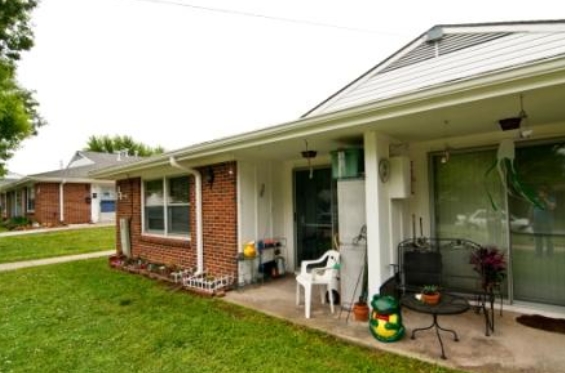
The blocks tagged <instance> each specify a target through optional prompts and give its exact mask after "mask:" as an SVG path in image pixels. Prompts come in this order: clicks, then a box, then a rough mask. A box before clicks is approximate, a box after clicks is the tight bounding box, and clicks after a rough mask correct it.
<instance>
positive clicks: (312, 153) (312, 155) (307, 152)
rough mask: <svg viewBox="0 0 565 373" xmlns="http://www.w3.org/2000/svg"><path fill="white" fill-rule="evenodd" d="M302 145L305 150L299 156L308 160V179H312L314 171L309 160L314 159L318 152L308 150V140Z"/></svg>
mask: <svg viewBox="0 0 565 373" xmlns="http://www.w3.org/2000/svg"><path fill="white" fill-rule="evenodd" d="M304 143H305V144H306V150H304V151H302V152H301V154H302V158H305V159H306V160H308V168H309V169H310V179H312V178H313V177H314V170H313V169H312V163H311V160H312V159H313V158H316V155H317V154H318V152H317V151H315V150H308V140H304Z"/></svg>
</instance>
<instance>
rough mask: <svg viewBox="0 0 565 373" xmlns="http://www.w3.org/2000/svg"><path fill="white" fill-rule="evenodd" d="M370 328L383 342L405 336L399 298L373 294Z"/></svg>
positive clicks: (393, 340)
mask: <svg viewBox="0 0 565 373" xmlns="http://www.w3.org/2000/svg"><path fill="white" fill-rule="evenodd" d="M371 306H372V307H373V312H372V313H371V320H370V321H369V330H371V334H373V337H375V338H376V339H377V340H379V341H381V342H395V341H398V340H399V339H401V338H402V337H403V336H404V325H402V315H401V314H400V305H399V304H398V300H397V299H396V298H394V297H392V296H390V295H379V294H375V295H373V300H372V301H371Z"/></svg>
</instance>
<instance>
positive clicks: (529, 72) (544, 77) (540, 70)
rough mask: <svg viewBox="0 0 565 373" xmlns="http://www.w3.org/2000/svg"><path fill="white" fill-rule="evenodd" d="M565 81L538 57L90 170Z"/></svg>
mask: <svg viewBox="0 0 565 373" xmlns="http://www.w3.org/2000/svg"><path fill="white" fill-rule="evenodd" d="M556 84H565V57H562V58H559V59H552V60H545V61H541V62H540V61H537V62H534V63H531V64H528V65H526V66H520V67H515V68H509V69H505V70H503V71H498V72H490V73H488V74H484V75H481V76H478V77H470V78H469V79H465V80H459V81H455V82H447V83H442V84H441V85H437V86H434V87H428V88H425V89H421V90H418V91H416V92H412V93H408V94H402V95H400V96H397V97H391V98H388V99H384V100H379V101H377V102H373V103H368V104H365V105H360V106H356V107H353V108H346V109H343V110H341V111H336V112H331V113H327V114H321V115H319V116H314V117H307V118H301V119H298V120H296V121H293V122H287V123H284V124H281V125H277V126H274V127H268V128H265V129H262V130H257V131H254V132H249V133H245V134H242V135H237V136H232V137H228V138H224V139H220V140H217V141H211V142H206V143H202V144H198V145H194V146H190V147H187V148H181V149H179V150H176V151H172V152H169V153H165V154H163V155H161V156H159V157H158V158H154V159H151V160H145V161H140V162H136V163H133V164H129V165H123V166H119V167H112V168H106V169H104V170H101V171H98V172H94V173H91V176H93V177H95V178H97V177H100V178H107V179H114V178H119V177H120V176H123V175H125V174H128V173H132V172H139V171H142V170H144V169H149V168H154V167H159V166H167V165H168V163H169V161H168V159H169V157H171V156H173V157H175V159H177V161H188V160H195V159H198V158H203V157H209V156H214V155H216V156H217V155H218V154H221V153H229V152H233V151H236V150H240V149H245V148H249V147H253V146H256V145H264V144H268V143H274V142H279V141H284V140H288V139H293V138H297V137H303V136H308V135H314V134H318V133H321V132H327V131H332V130H337V129H341V128H347V127H352V126H356V125H361V124H364V123H370V122H375V121H379V120H383V119H388V118H394V117H401V116H404V115H408V114H413V113H417V112H421V111H425V110H431V109H437V108H442V107H446V106H452V105H456V104H460V103H465V102H472V101H476V100H480V99H484V98H489V97H496V96H500V95H506V94H511V93H513V92H520V91H523V90H527V89H534V88H542V87H548V86H552V85H556Z"/></svg>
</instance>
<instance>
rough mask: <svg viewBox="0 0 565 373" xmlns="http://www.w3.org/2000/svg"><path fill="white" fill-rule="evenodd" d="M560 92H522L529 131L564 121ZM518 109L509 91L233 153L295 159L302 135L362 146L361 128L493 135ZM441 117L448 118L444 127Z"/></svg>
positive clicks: (312, 145)
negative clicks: (501, 120)
mask: <svg viewBox="0 0 565 373" xmlns="http://www.w3.org/2000/svg"><path fill="white" fill-rule="evenodd" d="M563 97H565V84H561V85H556V86H551V87H546V88H541V89H536V90H530V91H524V92H523V102H524V110H525V111H526V113H527V115H528V119H527V120H526V123H527V125H528V126H529V127H530V129H533V130H534V134H535V129H536V127H539V126H541V125H544V124H552V123H557V122H563V121H565V105H564V104H563V102H562V101H563V100H562V98H563ZM519 112H520V95H519V94H517V93H511V94H506V95H501V96H498V97H495V98H488V99H482V100H475V101H471V102H467V103H463V104H458V105H452V106H448V107H443V108H439V109H431V110H425V111H420V112H418V113H415V114H409V115H403V116H394V117H391V118H386V119H380V120H377V121H366V122H362V123H360V124H358V125H356V126H350V127H346V128H342V129H338V130H331V131H322V132H319V133H316V134H312V135H307V136H296V137H293V138H289V139H286V140H281V141H277V142H275V143H270V144H265V145H258V146H253V147H250V148H245V149H240V150H238V151H237V152H236V153H235V154H236V155H237V156H238V157H241V158H248V157H249V158H258V157H259V158H265V159H273V160H281V161H283V160H292V159H297V158H300V152H301V151H303V150H305V142H304V140H307V141H308V147H309V149H311V150H316V151H318V155H320V156H321V155H324V154H327V153H329V152H330V151H332V150H335V149H337V148H340V147H347V146H354V145H362V144H363V133H364V132H366V131H376V132H380V133H383V134H385V135H388V136H389V137H391V138H392V139H393V140H394V141H398V142H399V143H414V142H425V141H433V140H440V139H446V138H456V137H464V136H472V135H479V134H489V133H493V134H497V133H501V132H502V131H501V129H500V127H499V124H498V121H499V120H500V119H503V118H508V117H515V116H518V114H519ZM445 121H448V125H447V126H446V124H445Z"/></svg>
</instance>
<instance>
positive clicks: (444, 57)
mask: <svg viewBox="0 0 565 373" xmlns="http://www.w3.org/2000/svg"><path fill="white" fill-rule="evenodd" d="M562 57H565V20H552V21H533V22H507V23H492V24H468V25H439V26H434V27H432V28H431V29H430V30H428V31H427V32H425V33H423V34H422V35H420V36H419V37H418V38H416V39H415V40H414V41H413V42H411V43H409V44H408V45H406V46H405V47H404V48H402V49H400V50H399V51H398V52H396V53H395V54H393V55H392V56H390V57H389V58H388V59H386V60H385V61H383V62H381V63H380V64H378V65H376V66H375V67H373V68H372V69H371V70H369V71H367V72H366V73H365V74H363V75H362V76H360V77H359V78H357V79H356V80H355V81H353V82H352V83H350V84H349V85H347V86H346V87H344V88H343V89H341V90H340V91H338V92H337V93H335V94H334V95H332V96H330V97H329V98H328V99H326V100H325V101H323V102H322V103H320V104H319V105H318V106H316V107H314V108H313V109H312V110H310V111H309V112H308V113H306V114H305V115H303V117H311V116H315V115H319V114H325V113H329V112H336V111H339V110H342V109H347V108H352V107H355V106H359V105H363V104H368V103H372V102H377V101H379V100H382V99H387V98H392V97H396V96H400V95H404V94H408V93H411V92H416V91H419V90H422V89H426V88H431V87H434V86H438V85H440V84H444V83H447V82H454V81H461V80H464V79H469V78H474V77H477V76H480V75H485V74H489V73H492V72H497V71H503V70H507V69H512V68H517V67H520V66H525V65H528V64H531V63H535V62H536V61H542V60H547V59H551V58H562Z"/></svg>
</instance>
